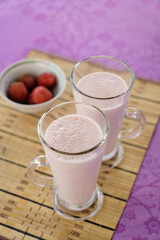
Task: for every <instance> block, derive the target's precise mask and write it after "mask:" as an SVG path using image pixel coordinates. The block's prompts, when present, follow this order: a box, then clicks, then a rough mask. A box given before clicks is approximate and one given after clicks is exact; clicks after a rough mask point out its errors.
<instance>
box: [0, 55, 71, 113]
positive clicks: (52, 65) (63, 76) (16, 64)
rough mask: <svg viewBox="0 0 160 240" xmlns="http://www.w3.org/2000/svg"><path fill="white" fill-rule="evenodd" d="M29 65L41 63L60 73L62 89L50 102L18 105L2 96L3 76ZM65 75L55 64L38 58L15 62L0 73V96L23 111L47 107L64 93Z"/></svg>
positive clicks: (4, 95)
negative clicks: (18, 67)
mask: <svg viewBox="0 0 160 240" xmlns="http://www.w3.org/2000/svg"><path fill="white" fill-rule="evenodd" d="M30 63H33V64H35V63H42V64H44V63H45V64H46V65H48V66H51V67H53V68H54V69H55V70H56V72H57V70H58V73H60V74H61V75H62V79H63V87H62V88H61V89H60V91H59V92H58V93H57V94H56V95H55V96H54V97H53V98H52V99H50V100H48V101H46V102H43V103H37V104H23V103H18V102H14V101H12V100H11V99H9V98H8V97H7V95H6V94H3V93H2V91H1V85H2V82H3V78H4V77H5V75H6V74H7V73H8V72H9V71H10V70H12V69H13V68H15V67H17V66H19V65H24V64H30ZM66 80H67V79H66V75H65V73H64V71H63V70H62V68H61V67H59V66H58V65H57V64H55V63H52V62H51V61H48V60H43V59H40V58H32V59H23V60H20V61H16V62H14V63H12V64H10V65H9V66H7V67H6V68H5V69H4V70H3V71H2V72H1V73H0V95H1V96H2V97H3V98H4V99H5V100H7V101H8V102H10V103H11V104H12V105H15V106H17V108H18V106H19V107H21V108H23V107H24V108H25V109H28V108H32V109H33V108H37V107H41V106H43V107H44V106H47V105H49V104H50V103H52V102H53V101H55V100H56V99H57V98H58V97H59V96H60V95H61V94H62V93H63V91H64V89H65V87H66Z"/></svg>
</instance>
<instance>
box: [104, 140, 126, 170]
mask: <svg viewBox="0 0 160 240" xmlns="http://www.w3.org/2000/svg"><path fill="white" fill-rule="evenodd" d="M113 152H114V155H113ZM113 152H112V153H111V155H112V157H110V158H109V156H110V154H109V155H107V156H103V161H102V164H101V169H100V171H101V172H105V171H110V170H111V169H112V168H114V167H116V166H117V165H118V164H119V163H120V162H121V161H122V159H123V155H124V148H123V146H122V144H120V143H118V145H117V147H116V151H115V150H114V151H113Z"/></svg>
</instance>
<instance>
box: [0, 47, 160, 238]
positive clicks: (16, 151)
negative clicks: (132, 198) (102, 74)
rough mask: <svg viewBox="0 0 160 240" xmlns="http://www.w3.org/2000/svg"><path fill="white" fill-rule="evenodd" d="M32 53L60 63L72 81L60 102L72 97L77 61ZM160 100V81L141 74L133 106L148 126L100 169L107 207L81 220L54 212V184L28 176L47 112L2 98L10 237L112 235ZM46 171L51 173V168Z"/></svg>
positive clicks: (1, 154)
mask: <svg viewBox="0 0 160 240" xmlns="http://www.w3.org/2000/svg"><path fill="white" fill-rule="evenodd" d="M27 57H28V58H41V59H46V60H50V61H53V62H54V63H56V64H58V65H59V66H60V67H61V68H62V69H63V70H64V72H65V73H66V76H67V87H66V89H65V91H64V93H63V94H62V95H61V97H60V98H59V99H58V100H57V101H56V102H55V104H57V103H60V102H64V101H70V100H73V96H72V91H71V86H70V82H69V75H70V71H71V69H72V67H73V66H74V64H75V63H74V62H72V61H69V60H67V59H62V58H59V57H56V56H51V55H48V54H45V53H42V52H39V51H35V50H33V51H31V52H30V53H29V55H28V56H27ZM159 103H160V85H159V84H156V83H153V82H149V81H144V80H140V79H136V81H135V84H134V87H133V90H132V92H131V97H130V100H129V106H135V107H137V108H140V109H141V110H142V111H143V112H144V113H145V116H146V119H147V125H146V128H145V131H144V133H143V134H142V135H141V136H140V137H138V138H136V139H132V140H126V141H123V146H124V150H125V154H124V159H123V161H122V163H120V165H118V167H116V168H115V169H113V170H112V171H110V172H108V173H107V172H106V173H101V174H100V175H99V179H98V184H99V185H100V186H101V189H102V191H103V193H104V203H103V206H102V209H101V210H100V211H99V212H98V213H97V214H96V215H95V216H94V217H92V218H90V219H88V220H86V221H83V222H78V223H77V222H74V221H68V220H65V219H63V218H61V217H59V216H58V215H57V214H56V213H55V212H54V210H53V208H52V204H51V194H52V189H47V188H41V187H38V186H36V185H34V184H33V183H32V182H30V181H29V180H28V179H27V177H26V166H27V165H28V162H29V161H30V159H32V158H33V157H34V156H36V155H40V154H43V153H44V152H43V148H42V146H41V143H40V140H39V138H38V136H37V123H38V121H39V118H40V116H41V115H42V114H36V115H34V114H31V115H29V114H23V113H20V112H18V111H17V110H15V109H13V108H12V107H11V106H10V105H9V104H8V103H7V102H6V101H4V100H3V99H2V98H0V116H1V117H0V160H1V161H0V163H1V167H0V188H1V189H0V222H1V226H0V235H1V236H3V237H6V238H8V239H10V240H11V239H12V240H22V239H23V240H29V239H31V240H32V239H47V240H50V239H52V240H55V239H57V240H61V239H63V240H77V239H84V240H86V239H87V240H92V239H93V240H95V239H98V240H101V239H102V240H103V239H105V240H110V239H111V237H112V235H113V232H114V230H115V228H116V225H117V223H118V221H119V219H120V217H121V214H122V212H123V209H124V207H125V204H126V202H127V199H128V197H129V194H130V191H131V189H132V186H133V184H134V181H135V179H136V176H137V174H138V171H139V168H140V165H141V163H142V160H143V158H144V155H145V152H146V150H147V147H148V144H149V142H150V140H151V137H152V134H153V132H154V129H155V126H156V124H157V121H158V116H159V112H160V104H159ZM134 124H135V121H134V120H132V119H128V120H124V123H123V127H124V128H125V127H127V128H128V127H130V126H133V125H134ZM44 172H45V173H49V171H48V170H46V169H44Z"/></svg>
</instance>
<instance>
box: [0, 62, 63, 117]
mask: <svg viewBox="0 0 160 240" xmlns="http://www.w3.org/2000/svg"><path fill="white" fill-rule="evenodd" d="M44 72H50V73H53V74H54V75H55V76H56V78H57V84H56V87H55V88H54V90H53V96H54V97H53V98H52V99H51V100H49V101H47V102H44V103H39V104H21V103H17V102H14V101H12V100H11V99H9V98H8V97H7V90H8V87H9V85H10V83H11V82H12V81H14V80H15V79H17V78H18V77H19V76H21V75H23V74H31V75H33V76H35V77H38V76H39V75H40V74H42V73H44ZM65 86H66V76H65V74H64V72H63V71H62V69H61V68H60V67H59V66H58V65H56V64H54V63H52V62H50V61H46V60H42V59H30V60H22V61H19V62H15V63H14V64H11V65H10V66H8V67H7V68H6V69H5V70H4V71H3V72H2V73H1V74H0V94H1V96H2V97H3V98H4V99H5V100H6V101H7V102H9V103H10V104H12V106H13V107H14V108H16V109H18V110H19V111H21V112H25V113H38V112H44V111H46V110H48V109H49V108H51V107H52V106H53V103H54V101H55V100H56V99H57V98H58V97H59V96H60V95H61V94H62V93H63V91H64V89H65Z"/></svg>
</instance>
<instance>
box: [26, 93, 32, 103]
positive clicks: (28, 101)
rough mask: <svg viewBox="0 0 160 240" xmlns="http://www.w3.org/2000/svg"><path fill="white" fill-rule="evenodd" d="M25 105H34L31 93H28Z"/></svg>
mask: <svg viewBox="0 0 160 240" xmlns="http://www.w3.org/2000/svg"><path fill="white" fill-rule="evenodd" d="M27 104H34V101H33V95H32V93H30V94H29V96H28V99H27Z"/></svg>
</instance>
